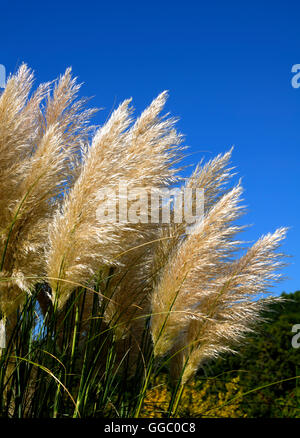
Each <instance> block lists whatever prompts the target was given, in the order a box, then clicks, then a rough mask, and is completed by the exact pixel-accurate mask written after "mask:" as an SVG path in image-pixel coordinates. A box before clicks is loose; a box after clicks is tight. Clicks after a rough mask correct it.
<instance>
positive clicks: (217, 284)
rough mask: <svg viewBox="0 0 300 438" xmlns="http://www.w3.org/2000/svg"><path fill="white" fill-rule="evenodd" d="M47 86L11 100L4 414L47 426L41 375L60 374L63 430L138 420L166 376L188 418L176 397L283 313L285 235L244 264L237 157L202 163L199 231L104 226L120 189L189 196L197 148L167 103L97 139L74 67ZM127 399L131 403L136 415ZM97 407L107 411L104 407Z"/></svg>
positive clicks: (4, 158) (3, 180)
mask: <svg viewBox="0 0 300 438" xmlns="http://www.w3.org/2000/svg"><path fill="white" fill-rule="evenodd" d="M33 79H34V78H33V73H32V71H31V70H30V69H29V68H28V67H27V66H26V65H22V66H21V67H20V69H19V71H18V72H17V73H16V74H15V75H13V76H11V77H10V78H9V79H8V81H7V85H6V88H5V90H4V92H3V94H2V95H1V97H0V149H1V153H0V193H1V197H0V218H1V220H0V256H1V268H0V310H1V317H2V320H1V336H2V338H1V346H2V356H1V358H2V359H1V360H2V361H3V370H4V371H3V372H2V380H1V379H0V380H1V381H2V385H4V386H2V388H4V387H5V388H6V389H5V394H6V395H5V398H3V399H2V405H1V406H2V412H4V411H5V409H6V411H5V412H6V415H13V416H15V415H19V416H36V415H38V414H37V412H40V415H47V414H46V411H47V404H45V405H43V406H44V407H43V408H41V409H40V410H38V400H39V397H41V396H42V395H41V393H40V392H39V390H38V387H37V386H36V382H37V379H40V378H42V377H41V376H40V372H39V371H37V370H43V371H44V372H45V369H46V370H47V371H46V374H48V378H49V376H50V381H51V382H52V383H49V382H48V383H49V385H50V386H48V387H47V388H48V389H47V391H49V394H52V395H51V397H54V404H51V409H50V408H49V409H50V410H51V412H49V416H51V415H53V416H59V415H60V414H61V413H62V410H66V411H68V412H71V411H72V409H73V408H74V409H73V411H72V415H73V416H79V415H80V412H81V414H82V413H84V415H86V416H89V415H96V412H98V414H99V415H100V414H101V415H106V414H107V415H115V414H116V415H119V416H120V415H121V416H122V415H123V416H126V415H127V416H128V415H135V416H139V413H140V411H141V407H142V403H143V398H144V396H145V394H146V391H147V385H148V384H149V382H150V380H151V375H152V373H153V372H155V370H158V369H159V368H160V367H161V366H165V365H166V366H167V367H168V369H169V371H170V375H171V378H172V381H173V384H174V383H175V388H177V389H176V391H175V392H174V396H173V397H172V401H171V404H170V407H169V414H170V415H175V414H176V411H177V408H178V404H179V400H180V393H181V390H180V389H179V391H178V388H182V386H183V384H185V383H186V382H187V381H188V380H189V379H191V378H192V377H193V376H194V375H195V373H196V372H197V370H198V368H199V367H201V366H204V365H205V364H206V362H207V361H209V360H211V359H213V358H216V357H217V356H218V355H219V354H222V353H224V352H235V351H236V347H237V346H238V345H239V343H241V342H243V341H244V339H245V335H246V334H247V333H248V332H249V331H252V330H255V327H256V324H257V323H259V322H260V321H261V320H262V316H261V315H262V311H263V310H265V309H267V308H268V305H269V303H270V302H272V301H274V300H277V299H278V298H276V297H272V296H269V291H270V287H271V285H272V283H273V282H275V281H278V280H279V279H280V274H279V271H280V270H281V268H282V267H283V255H282V254H281V253H280V252H278V251H277V249H278V248H279V246H280V243H281V241H282V240H283V239H284V237H285V235H286V229H285V228H279V229H278V230H276V231H275V232H274V233H273V234H268V235H266V236H263V237H262V238H261V239H259V240H258V242H256V243H255V244H254V245H252V246H251V247H250V248H249V249H248V250H246V251H245V250H244V246H245V243H244V242H243V241H241V240H240V238H239V235H240V234H241V232H242V231H243V228H244V227H241V226H239V225H238V224H237V220H238V219H239V218H240V217H241V215H242V214H244V208H243V206H242V204H241V196H242V192H243V189H242V186H241V183H238V184H237V185H235V186H233V187H231V186H230V180H231V178H232V177H233V176H234V173H233V170H234V169H233V168H232V166H231V164H230V159H231V155H232V150H230V151H229V152H226V153H225V154H220V155H218V156H217V157H216V158H214V159H212V160H210V161H208V162H207V163H205V164H203V163H202V162H201V163H200V164H199V165H198V166H197V167H196V169H195V171H194V172H193V174H192V175H191V177H190V178H188V179H187V180H186V182H185V184H184V185H183V187H185V188H193V189H203V191H204V200H205V204H204V215H203V218H200V219H198V221H196V222H195V223H194V224H193V225H192V226H191V225H190V224H188V223H187V222H185V221H184V220H183V221H182V222H180V223H177V222H176V220H175V218H174V213H173V211H171V214H170V217H171V222H170V223H161V221H159V222H158V223H156V222H155V223H153V221H151V215H150V214H149V213H147V215H146V218H145V217H144V219H146V220H144V221H143V222H141V221H139V220H137V221H136V222H135V223H134V222H130V221H128V219H127V218H122V220H120V217H121V214H122V211H121V210H120V209H119V210H118V211H117V216H116V217H115V219H114V220H113V221H110V222H109V221H99V217H98V216H97V211H99V209H101V208H104V206H106V207H107V205H108V204H107V200H106V201H105V200H104V198H103V197H101V196H99V193H101V190H102V191H105V193H109V194H110V198H109V202H110V203H111V205H114V203H115V202H116V201H117V199H120V197H122V196H123V195H122V194H121V193H120V192H121V190H122V188H121V185H120V183H123V184H126V187H127V188H128V189H129V190H130V189H134V190H135V195H136V199H138V198H139V197H140V196H146V199H149V197H150V195H151V193H153V192H156V193H159V191H160V190H161V189H163V188H171V187H174V185H178V184H179V183H180V184H181V183H182V177H181V176H180V170H181V169H180V168H178V163H180V160H181V158H182V154H183V150H184V149H185V148H184V147H183V146H182V141H183V138H182V135H181V134H179V133H178V132H177V130H176V127H175V126H176V119H174V118H172V117H170V116H169V115H168V114H167V115H162V114H161V113H162V111H163V108H164V105H165V102H166V99H167V93H166V92H163V93H161V94H160V95H159V96H158V97H157V98H156V99H154V101H153V102H152V103H151V104H150V105H149V107H148V108H147V109H146V110H145V111H144V112H143V113H142V114H141V115H140V116H139V117H138V118H137V119H136V120H134V117H133V108H132V107H131V100H130V99H129V100H126V101H124V102H123V103H121V104H120V105H119V107H118V108H117V109H115V110H114V111H113V113H112V114H111V116H110V118H109V119H108V120H107V121H106V123H105V124H104V125H103V126H101V127H99V128H97V129H96V128H95V127H94V126H92V125H90V118H91V116H92V115H93V114H94V112H95V110H94V109H87V108H86V104H87V102H88V101H87V99H79V98H78V93H79V90H80V85H78V84H77V82H76V79H75V78H73V77H72V74H71V70H70V69H67V70H66V72H65V74H64V75H62V76H61V77H60V78H59V80H58V81H56V82H52V83H47V84H42V85H41V86H40V87H38V88H37V90H36V91H35V92H34V93H31V89H32V86H33ZM30 93H31V94H30ZM145 194H146V195H145ZM136 199H134V198H132V199H131V200H129V201H128V208H130V207H131V206H134V202H135V201H136ZM192 199H193V204H194V207H195V203H196V198H192ZM105 202H106V203H105ZM156 208H157V211H156V212H155V213H156V215H158V217H159V215H160V214H161V206H157V207H156ZM152 213H153V212H152ZM140 214H141V211H140ZM242 250H244V254H242V255H241V251H242ZM36 300H37V301H38V303H39V309H40V310H41V313H40V314H39V318H40V319H39V322H38V325H37V327H39V328H40V332H39V333H40V335H39V336H38V337H37V338H36V337H34V336H36V334H35V335H34V331H33V328H34V326H35V325H36V318H35V315H36V313H35V312H36V310H34V309H37V308H36V306H37V301H36ZM36 330H37V329H36ZM4 338H6V339H4ZM21 338H22V339H23V340H24V339H25V338H26V342H25V341H24V342H25V343H24V346H23V347H24V348H23V347H21V345H20V339H21ZM32 345H35V347H34V348H33V347H32ZM26 346H27V347H26ZM37 346H38V347H37ZM42 347H43V348H42ZM26 348H27V350H26ZM36 348H37V350H36ZM41 348H42V350H43V351H46V353H45V354H46V356H47V352H48V356H47V360H46V359H45V357H44V356H43V355H41V354H40V353H37V351H40V349H41ZM24 355H27V356H26V357H25V356H24ZM50 358H52V359H50ZM56 359H57V361H56ZM26 361H27V362H26ZM49 361H50V363H47V366H46V362H49ZM9 364H10V365H9ZM12 364H13V365H12ZM30 364H31V365H30ZM59 364H62V366H63V368H61V367H60V365H59ZM156 364H157V365H156ZM162 364H163V365H162ZM50 365H51V366H53V367H54V370H56V371H55V372H57V373H58V374H55V373H54V370H52V369H51V367H50V368H49V366H50ZM156 366H157V367H158V368H155V367H156ZM22 367H23V368H24V367H25V368H24V370H25V371H26V372H25V371H24V370H23V371H24V373H25V374H24V375H26V376H27V380H26V379H25V380H24V381H23V383H24V382H25V383H24V384H25V386H26V385H28V386H26V391H25V392H26V394H27V395H26V396H25V395H24V398H23V402H22V403H23V404H22V403H21V404H19V401H18V402H16V400H14V401H12V400H13V399H14V397H15V392H14V391H15V388H16V386H15V385H19V386H18V388H20V382H21V380H20V378H21V377H20V369H23V368H22ZM42 374H43V373H42ZM24 375H23V377H24ZM58 375H59V376H60V378H58V377H57V376H58ZM73 375H74V376H77V377H76V378H75V377H74V378H73V377H71V376H73ZM132 378H133V379H135V380H134V381H135V384H134V385H133V387H132V388H131V391H129V389H128V385H129V383H128V382H131V381H132ZM53 379H54V383H53ZM61 379H63V381H62V380H61ZM74 379H75V380H74ZM76 379H77V380H76ZM26 382H27V383H26ZM48 383H47V384H46V383H45V384H46V386H47V385H48ZM53 385H54V386H53ZM57 385H58V386H57ZM68 385H69V386H68ZM68 388H69V389H68ZM116 388H118V391H123V393H124V394H125V393H126V394H129V393H130V394H131V399H129V398H127V399H126V403H125V399H124V397H125V395H121V393H120V392H119V393H118V392H116ZM124 388H127V389H126V391H129V392H128V393H127V392H126V391H125V392H124ZM133 388H134V389H133ZM44 389H45V390H46V387H44ZM95 391H96V392H95ZM61 392H62V394H61ZM176 393H178V395H176ZM65 396H66V397H67V399H68V400H69V401H70V403H71V405H70V406H73V408H72V409H71V408H70V407H68V406H69V404H68V402H66V400H65ZM89 397H96V399H97V401H96V402H95V405H93V408H92V407H91V406H90V405H89V404H88V400H89ZM128 397H129V396H128ZM46 399H47V397H46ZM45 403H46V402H45ZM51 403H52V402H51ZM25 405H26V406H25ZM88 406H89V407H88ZM109 406H110V408H108V407H109ZM4 407H5V409H4ZM3 409H4V410H3ZM70 409H71V411H70ZM112 411H114V414H112ZM11 413H12V414H11Z"/></svg>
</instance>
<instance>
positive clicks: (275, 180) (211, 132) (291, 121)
mask: <svg viewBox="0 0 300 438" xmlns="http://www.w3.org/2000/svg"><path fill="white" fill-rule="evenodd" d="M299 22H300V4H299V2H298V1H293V0H292V1H285V2H284V1H276V0H275V1H274V0H273V1H263V2H262V1H257V0H255V1H251V2H247V3H246V2H238V1H234V2H232V1H214V2H206V1H205V2H204V1H201V0H200V1H189V0H187V1H176V0H173V1H169V0H167V1H166V0H164V1H156V0H154V1H151V2H141V1H126V2H125V1H122V2H121V1H118V0H116V1H113V2H107V1H105V2H103V1H101V0H100V1H90V0H86V1H84V2H78V3H75V2H71V1H64V0H61V1H57V0H52V1H51V2H47V3H45V2H39V1H30V0H29V1H26V2H25V1H22V2H21V1H14V2H13V3H9V2H6V3H5V4H4V2H2V4H1V25H0V37H1V44H0V64H4V65H5V66H6V68H7V71H8V72H13V71H15V70H16V69H17V67H18V66H19V65H20V63H21V62H22V61H25V62H26V63H28V64H29V65H30V66H31V67H32V68H33V69H34V70H35V71H36V76H37V81H38V82H41V81H48V80H51V79H53V78H55V77H57V76H58V75H59V74H60V73H62V72H63V71H64V70H65V68H66V67H68V66H72V67H73V71H74V73H75V74H76V76H78V77H79V79H80V81H82V82H84V83H85V86H84V87H83V94H84V95H86V96H91V95H93V96H95V97H94V99H93V103H94V105H95V106H98V107H104V108H105V110H104V111H102V112H101V113H99V114H98V116H97V118H96V122H97V123H101V122H103V121H104V120H105V118H106V117H107V115H108V113H109V111H110V110H111V108H112V107H113V105H115V104H117V103H119V102H120V101H121V100H123V99H124V98H127V97H131V96H132V97H133V99H134V104H135V106H136V108H137V111H141V110H142V109H143V108H144V107H145V106H146V105H147V104H148V103H150V101H151V100H152V99H153V98H154V97H155V96H156V95H157V94H158V93H159V92H160V91H162V90H164V89H168V90H169V92H170V98H169V101H168V104H167V110H169V111H171V112H172V114H174V115H176V116H178V117H180V122H179V125H178V126H179V129H180V131H181V132H182V133H183V134H185V136H186V144H188V145H189V146H190V148H191V152H192V153H193V155H192V156H191V157H190V158H189V159H188V160H187V162H188V163H192V162H197V161H198V160H200V159H201V157H202V156H203V155H204V156H205V158H207V159H209V158H211V157H213V156H214V155H216V154H217V153H219V152H224V151H226V150H227V149H228V148H229V147H230V146H231V145H235V151H234V155H233V163H234V164H235V165H236V166H237V168H238V171H239V175H240V176H242V177H243V184H244V187H245V201H246V204H247V205H248V214H247V218H246V219H247V222H248V223H251V224H253V226H252V228H251V230H249V231H248V232H247V233H246V234H245V236H244V237H245V238H246V239H248V240H255V239H257V238H258V237H259V236H260V235H261V234H263V233H267V232H268V231H274V230H275V228H276V227H278V226H281V225H287V226H290V227H291V230H290V232H289V235H288V238H287V241H286V243H285V244H284V246H283V249H284V251H285V252H286V253H288V254H290V255H292V256H293V258H292V259H291V263H292V264H291V266H290V267H289V268H287V269H286V270H285V274H286V275H288V276H289V279H288V280H286V281H284V282H283V283H282V284H280V285H279V286H276V288H275V290H276V292H278V293H279V292H281V291H283V290H285V291H286V292H292V291H295V290H296V289H300V276H299V266H300V227H299V219H300V214H299V186H300V184H299V169H300V162H299V161H300V123H299V121H300V88H299V89H294V88H292V86H291V78H292V73H291V68H292V65H294V64H297V63H300V26H299Z"/></svg>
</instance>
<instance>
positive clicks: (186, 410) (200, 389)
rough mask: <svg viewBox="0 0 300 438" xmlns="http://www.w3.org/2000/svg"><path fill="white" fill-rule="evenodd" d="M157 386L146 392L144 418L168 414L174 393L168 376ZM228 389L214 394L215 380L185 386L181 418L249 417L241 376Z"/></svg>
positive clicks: (195, 382)
mask: <svg viewBox="0 0 300 438" xmlns="http://www.w3.org/2000/svg"><path fill="white" fill-rule="evenodd" d="M154 383H155V384H154V386H153V387H152V388H151V389H149V390H148V391H147V393H146V397H145V400H144V408H143V411H142V414H141V416H142V417H144V418H163V417H165V416H166V415H167V412H168V407H169V403H170V401H171V391H170V389H169V388H168V384H167V377H166V376H159V377H157V378H156V379H155V382H154ZM225 388H226V391H225V392H221V391H220V392H216V391H212V381H211V380H209V379H208V380H207V381H206V382H205V383H204V384H203V385H201V384H200V385H199V381H198V382H197V381H195V380H194V381H192V382H191V383H189V384H187V385H185V388H184V390H183V393H182V396H181V399H180V404H179V409H178V413H177V417H191V418H196V417H217V418H238V417H245V416H246V414H245V413H244V412H243V411H242V409H241V408H240V406H239V403H240V400H241V399H240V397H239V396H241V394H242V390H241V388H240V387H239V377H235V378H233V379H232V380H231V381H230V382H228V383H226V384H225ZM232 399H233V400H232ZM230 400H232V402H230ZM227 403H228V404H227Z"/></svg>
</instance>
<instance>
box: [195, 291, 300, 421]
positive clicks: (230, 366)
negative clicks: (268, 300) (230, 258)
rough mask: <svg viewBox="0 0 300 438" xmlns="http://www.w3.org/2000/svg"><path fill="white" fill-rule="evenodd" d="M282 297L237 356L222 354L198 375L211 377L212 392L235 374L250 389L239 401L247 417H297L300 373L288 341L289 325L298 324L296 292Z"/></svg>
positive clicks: (299, 296)
mask: <svg viewBox="0 0 300 438" xmlns="http://www.w3.org/2000/svg"><path fill="white" fill-rule="evenodd" d="M282 297H283V298H285V299H286V301H285V302H284V303H276V304H274V305H273V307H272V308H271V312H268V314H267V315H266V316H267V317H268V322H266V323H265V324H262V325H261V327H260V328H259V330H258V331H257V333H256V334H255V335H251V336H249V337H248V340H247V342H246V343H245V344H244V345H243V346H242V347H241V348H240V349H239V354H238V355H234V356H232V355H228V356H225V357H224V358H222V359H219V360H217V361H216V362H215V363H214V364H212V365H208V366H207V367H206V368H205V370H204V372H203V373H199V375H198V376H199V379H203V378H204V379H205V380H206V378H207V377H210V378H211V377H215V378H214V379H212V385H211V390H212V391H213V392H214V391H225V389H224V388H225V383H226V382H228V381H229V380H230V379H232V377H234V376H236V375H237V374H238V375H239V376H240V384H241V387H242V390H243V393H246V392H248V391H252V390H254V391H253V392H251V393H249V394H247V395H244V397H243V398H242V400H241V402H240V404H241V407H242V409H243V412H245V414H246V415H247V416H249V417H300V378H299V379H295V377H296V376H300V348H298V349H296V348H293V347H292V344H291V342H292V337H293V336H294V335H295V333H292V327H293V326H294V325H295V324H300V291H298V292H295V293H293V294H285V293H283V294H282ZM204 374H205V376H204ZM287 379H289V380H287ZM284 380H286V381H284ZM275 382H281V383H276V384H273V383H275ZM268 384H272V385H270V386H267V387H266V388H261V389H257V390H255V389H256V388H260V387H262V386H265V385H268Z"/></svg>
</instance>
